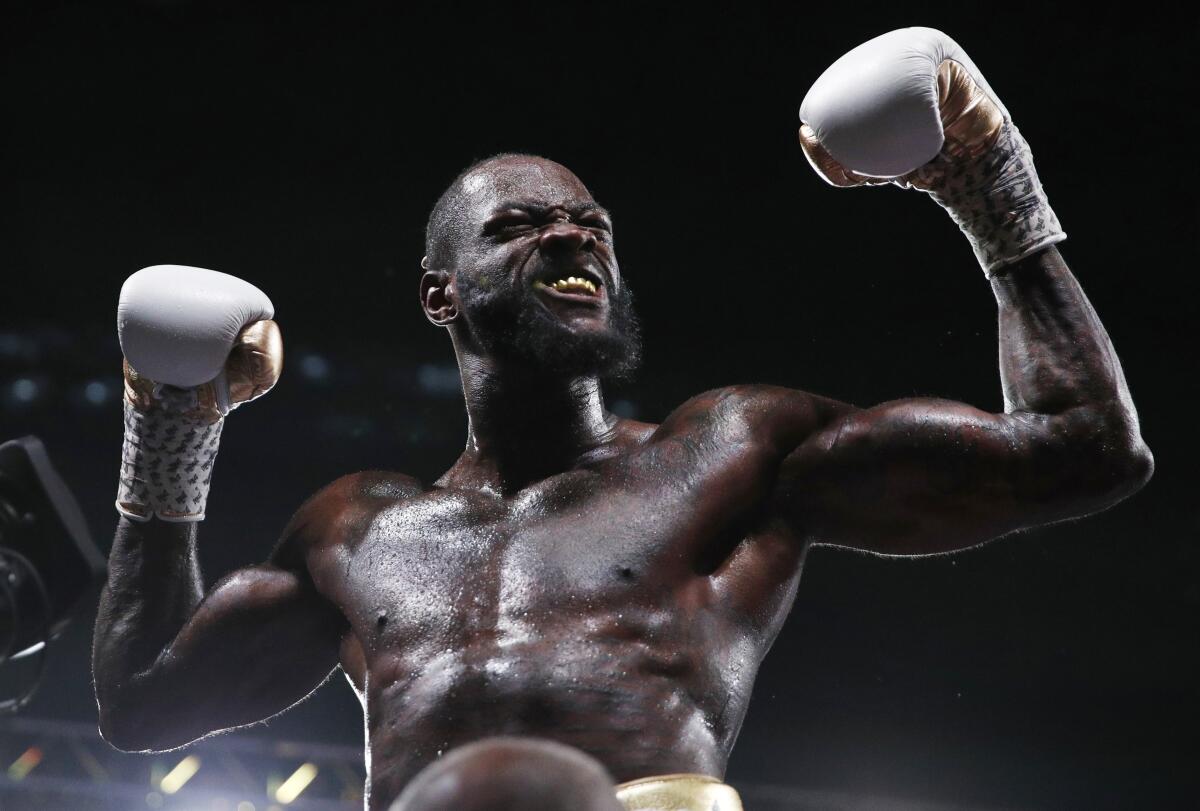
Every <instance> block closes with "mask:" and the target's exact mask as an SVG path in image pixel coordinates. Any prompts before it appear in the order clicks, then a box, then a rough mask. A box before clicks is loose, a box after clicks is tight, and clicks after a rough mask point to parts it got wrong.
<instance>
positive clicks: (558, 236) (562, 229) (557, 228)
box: [538, 222, 596, 255]
mask: <svg viewBox="0 0 1200 811" xmlns="http://www.w3.org/2000/svg"><path fill="white" fill-rule="evenodd" d="M538 245H539V247H540V248H541V250H542V252H543V253H547V254H560V255H561V254H569V253H575V252H584V253H591V252H592V251H593V250H595V248H596V236H595V235H594V234H593V233H592V232H591V231H589V230H588V229H586V228H580V227H579V226H578V225H576V224H575V223H571V222H556V223H554V224H552V225H548V226H546V228H545V229H544V230H543V231H542V237H541V239H540V240H539V241H538Z"/></svg>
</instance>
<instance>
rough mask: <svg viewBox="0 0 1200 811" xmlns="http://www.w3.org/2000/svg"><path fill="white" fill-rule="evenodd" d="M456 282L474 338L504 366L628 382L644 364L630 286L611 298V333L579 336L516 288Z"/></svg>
mask: <svg viewBox="0 0 1200 811" xmlns="http://www.w3.org/2000/svg"><path fill="white" fill-rule="evenodd" d="M457 281H458V292H459V296H460V298H461V301H462V306H463V309H464V315H465V316H466V322H467V326H468V328H469V329H470V331H471V334H472V335H473V336H474V337H475V339H476V340H477V341H478V342H479V344H480V346H481V347H482V348H483V349H484V350H485V351H486V352H487V353H488V354H489V355H491V356H492V357H494V358H495V359H496V360H498V361H500V362H502V363H504V364H505V365H511V366H512V367H513V368H518V369H528V370H531V371H533V370H536V371H539V372H544V373H549V374H552V375H555V376H564V377H566V376H592V375H594V376H596V377H598V378H600V379H601V380H605V381H623V380H629V379H630V378H631V377H632V376H633V373H634V372H635V371H636V370H637V368H638V367H639V365H640V364H641V360H642V333H641V323H640V322H639V320H638V318H637V313H636V312H635V311H634V306H633V293H632V291H631V290H630V289H629V285H627V284H624V283H622V284H621V288H620V291H619V292H618V293H617V294H616V295H615V296H610V297H609V300H608V329H606V330H604V331H602V332H585V333H577V332H575V331H573V330H571V329H570V327H568V326H567V325H566V324H564V323H563V322H562V321H560V320H559V319H558V318H557V317H556V316H555V315H554V313H552V312H550V311H549V310H548V309H547V308H546V307H544V306H542V305H541V304H540V303H539V302H537V301H535V300H534V299H533V296H534V293H533V292H532V290H528V289H523V288H521V287H520V286H515V285H506V286H504V287H502V288H496V287H490V286H486V287H488V288H490V289H485V286H481V285H480V284H479V281H478V279H477V278H474V277H473V276H472V275H471V274H462V275H460V276H459V277H458V280H457ZM464 283H465V284H464Z"/></svg>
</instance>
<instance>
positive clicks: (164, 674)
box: [92, 265, 343, 749]
mask: <svg viewBox="0 0 1200 811" xmlns="http://www.w3.org/2000/svg"><path fill="white" fill-rule="evenodd" d="M273 314H274V311H273V308H272V307H271V302H270V301H269V300H268V299H267V297H266V296H265V295H264V294H263V293H262V291H260V290H258V288H256V287H254V286H252V285H250V284H248V283H246V282H244V281H242V280H241V279H237V278H235V277H232V276H227V275H225V274H222V273H216V272H214V271H210V270H203V269H200V268H188V267H180V266H167V265H162V266H156V267H153V268H146V269H145V270H141V271H139V272H137V273H135V274H133V275H132V276H130V277H129V279H128V280H127V281H126V283H125V285H124V287H123V288H122V290H121V299H120V304H119V306H118V317H117V322H118V332H119V335H120V339H121V348H122V350H123V351H124V353H125V358H126V363H125V397H124V401H123V409H124V416H125V441H124V444H123V447H122V462H121V475H120V484H119V487H118V494H117V502H116V507H117V511H118V512H119V513H120V515H121V517H120V519H119V524H118V526H117V531H116V537H115V538H114V540H113V548H112V552H111V553H110V563H109V574H108V583H107V584H106V586H105V588H104V591H103V594H102V597H101V601H100V609H99V614H98V616H97V618H96V629H95V639H94V647H93V655H92V662H93V672H94V677H95V687H96V698H97V702H98V704H99V710H100V728H101V731H102V732H103V734H104V737H105V738H106V739H108V740H109V741H110V742H111V743H113V744H114V745H116V746H117V747H119V748H121V749H167V748H172V747H176V746H181V745H183V744H185V743H188V742H189V741H192V740H195V739H196V738H199V737H201V736H203V735H205V734H207V733H209V732H212V731H215V730H220V729H227V728H229V727H234V726H240V725H242V724H248V723H251V722H254V721H258V720H261V719H263V718H266V717H268V716H270V715H273V714H275V713H277V712H279V711H280V710H282V709H284V708H285V707H287V706H289V705H290V704H292V703H294V702H296V701H298V700H300V699H301V698H302V697H304V696H305V695H306V694H307V693H308V692H309V691H311V690H312V689H313V688H315V687H316V686H317V685H318V684H319V683H320V682H321V681H322V680H323V679H324V678H325V677H326V676H327V675H328V674H329V672H330V671H331V670H332V669H333V667H334V666H335V665H336V663H337V659H338V657H337V652H338V641H339V637H340V634H341V630H342V627H343V622H342V619H341V618H340V617H339V616H338V612H337V611H335V610H334V609H333V608H332V607H331V606H330V605H329V604H328V603H326V602H325V601H324V600H323V599H322V598H321V596H320V595H319V594H318V593H317V590H316V588H314V586H313V582H312V579H311V578H310V576H309V573H310V572H311V571H312V566H313V564H314V561H313V560H312V557H313V555H315V554H318V553H319V552H320V550H322V549H325V548H327V545H328V544H329V543H330V541H331V534H330V528H331V524H330V518H329V515H328V514H327V511H326V508H325V507H323V506H322V505H324V504H326V503H327V502H328V499H325V498H322V497H321V496H318V497H316V498H314V499H312V500H310V501H309V502H308V503H307V504H306V505H305V506H304V507H303V508H301V510H300V511H299V512H298V513H297V516H296V518H295V519H294V520H293V521H292V523H291V525H289V527H288V529H287V530H286V531H285V533H284V537H283V539H282V541H281V542H280V544H279V546H278V547H277V549H276V551H275V553H274V554H273V555H272V557H271V559H270V560H269V561H267V562H266V563H264V564H262V565H259V566H250V567H247V568H245V569H241V570H239V571H237V572H234V573H233V574H231V575H229V576H228V577H226V578H225V579H223V580H222V581H221V582H219V583H217V584H216V585H215V586H213V588H212V589H211V590H210V591H209V592H208V593H207V594H205V591H204V585H203V582H202V580H201V577H200V570H199V566H198V564H197V558H196V538H197V534H198V529H197V527H198V524H199V522H200V521H201V520H202V519H203V518H204V513H205V508H206V501H207V495H208V485H209V481H210V479H211V476H212V472H213V467H214V463H215V461H216V456H217V450H218V445H219V441H220V437H221V432H222V428H223V425H224V422H225V417H226V415H227V414H228V413H229V412H230V411H231V410H232V409H233V408H235V407H236V406H238V405H239V404H241V403H245V402H249V401H250V400H253V399H254V398H256V397H258V396H259V395H261V394H263V393H265V392H266V391H267V390H269V389H270V388H271V387H272V386H273V385H274V383H275V381H276V380H277V379H278V377H279V371H280V367H281V364H282V353H283V350H282V342H281V339H280V336H279V330H278V328H277V327H276V326H275V322H274V321H271V320H270V319H271V317H272V316H273ZM328 503H331V504H336V503H337V501H336V499H335V500H334V501H332V502H328Z"/></svg>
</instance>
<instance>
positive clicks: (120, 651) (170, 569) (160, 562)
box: [92, 517, 204, 711]
mask: <svg viewBox="0 0 1200 811" xmlns="http://www.w3.org/2000/svg"><path fill="white" fill-rule="evenodd" d="M197 526H198V525H197V524H196V523H169V522H165V521H159V520H157V519H154V520H151V521H147V522H144V523H142V522H136V521H130V520H129V519H127V518H124V517H122V518H121V519H120V520H119V523H118V525H117V532H116V537H115V538H114V540H113V547H112V552H111V553H110V554H109V568H108V582H107V583H106V584H105V586H104V590H103V591H102V593H101V596H100V608H99V611H98V612H97V615H96V629H95V637H94V640H93V649H92V668H93V674H94V678H95V681H96V693H97V698H98V699H99V701H100V704H101V710H102V711H103V710H104V709H105V704H106V700H108V699H114V698H115V693H116V691H118V690H120V689H129V688H136V686H138V684H139V682H144V681H145V680H146V679H147V677H148V675H149V674H150V673H151V672H152V670H153V668H154V665H155V662H156V661H157V660H158V659H159V658H160V656H161V655H162V653H163V651H164V650H165V649H166V648H167V646H168V645H169V644H170V643H171V641H172V640H173V639H174V638H175V637H176V635H177V634H178V633H179V631H180V629H181V628H182V627H183V625H184V623H185V622H186V621H187V620H188V618H189V617H190V616H191V615H192V614H193V612H195V610H196V607H197V606H198V605H199V604H200V601H201V599H202V597H203V594H204V587H203V582H202V580H201V576H200V567H199V563H198V560H197V556H196V534H197Z"/></svg>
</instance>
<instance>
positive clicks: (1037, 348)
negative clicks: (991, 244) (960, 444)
mask: <svg viewBox="0 0 1200 811" xmlns="http://www.w3.org/2000/svg"><path fill="white" fill-rule="evenodd" d="M992 289H993V291H994V292H995V295H996V300H997V303H998V305H999V309H1000V313H999V318H1000V377H1001V383H1002V386H1003V392H1004V410H1005V413H1006V419H1008V420H1010V421H1011V424H1012V425H1013V427H1014V429H1015V437H1016V440H1017V442H1018V445H1017V447H1022V446H1024V447H1026V448H1027V451H1025V452H1024V453H1021V454H1019V457H1020V458H1024V459H1025V460H1026V462H1027V465H1026V466H1027V468H1028V470H1027V473H1026V474H1025V475H1024V476H1023V477H1022V478H1023V479H1025V483H1024V484H1023V485H1022V487H1023V489H1030V490H1031V491H1032V493H1031V494H1032V495H1033V497H1034V498H1033V500H1034V501H1037V502H1039V503H1043V502H1046V501H1047V500H1051V501H1061V502H1062V503H1063V504H1072V503H1078V504H1079V505H1081V507H1080V508H1081V509H1083V510H1084V511H1089V512H1090V511H1092V510H1093V509H1097V508H1099V507H1103V506H1107V505H1110V504H1112V503H1115V502H1116V501H1119V500H1120V499H1122V498H1124V497H1125V496H1127V495H1129V494H1130V493H1132V492H1134V491H1135V490H1136V489H1137V488H1139V487H1141V486H1142V485H1143V484H1144V483H1145V482H1146V481H1147V480H1148V479H1149V478H1150V476H1151V475H1152V473H1153V470H1154V457H1153V455H1152V454H1151V452H1150V450H1149V448H1148V447H1147V446H1146V443H1145V441H1144V440H1143V439H1142V436H1141V431H1140V428H1139V425H1138V417H1137V411H1136V409H1135V408H1134V405H1133V400H1132V399H1131V398H1130V396H1129V389H1128V386H1127V385H1126V382H1125V375H1124V372H1123V371H1122V369H1121V363H1120V361H1119V360H1118V359H1117V354H1116V352H1115V351H1114V350H1113V346H1112V342H1111V341H1110V340H1109V337H1108V333H1107V332H1106V331H1105V329H1104V325H1103V324H1101V323H1100V318H1099V316H1097V315H1096V311H1095V310H1094V309H1093V308H1092V305H1091V303H1090V302H1089V301H1088V299H1087V296H1086V295H1084V292H1083V290H1082V288H1081V287H1080V285H1079V282H1078V281H1077V280H1076V279H1075V276H1074V275H1073V274H1072V273H1071V271H1070V269H1068V267H1067V265H1066V262H1064V261H1063V258H1062V256H1061V255H1060V254H1059V252H1058V249H1057V248H1055V247H1050V248H1048V249H1046V250H1043V251H1040V252H1038V253H1036V254H1034V255H1032V256H1030V257H1028V258H1026V259H1023V260H1021V261H1020V262H1018V263H1016V264H1014V265H1011V266H1010V267H1008V268H1006V269H1005V272H1002V273H998V274H996V275H995V276H994V277H993V278H992ZM1037 482H1041V486H1037V484H1036V483H1037ZM1043 491H1044V492H1043Z"/></svg>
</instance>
